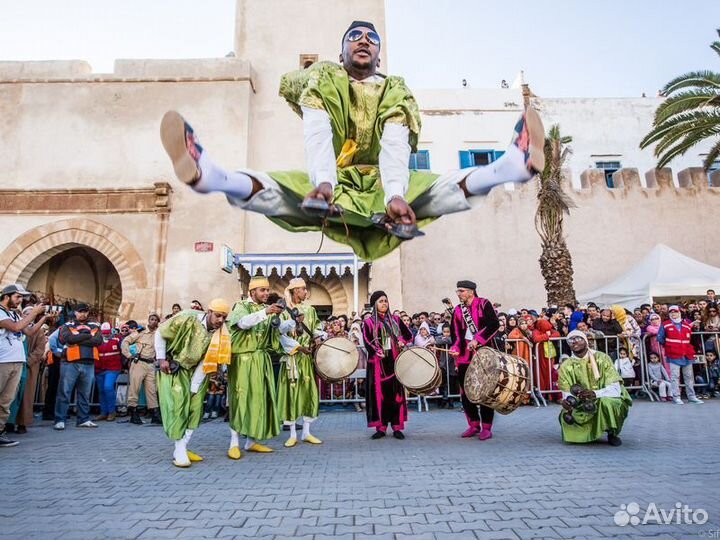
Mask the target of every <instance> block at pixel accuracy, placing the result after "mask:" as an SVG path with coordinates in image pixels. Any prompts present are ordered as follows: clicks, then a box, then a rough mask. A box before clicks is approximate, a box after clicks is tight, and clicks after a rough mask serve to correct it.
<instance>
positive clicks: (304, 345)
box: [278, 278, 327, 448]
mask: <svg viewBox="0 0 720 540" xmlns="http://www.w3.org/2000/svg"><path fill="white" fill-rule="evenodd" d="M307 296H308V290H307V284H306V283H305V280H304V279H302V278H293V279H292V280H290V283H289V284H288V286H287V288H286V289H285V303H286V305H287V307H288V309H290V310H291V311H294V310H297V316H295V317H294V318H293V316H292V315H291V314H290V313H288V312H287V310H286V311H285V312H283V315H282V319H283V322H282V323H281V324H280V334H281V338H280V343H281V346H282V349H283V352H284V353H285V354H284V355H283V357H282V359H281V367H280V377H279V378H278V412H279V414H280V418H282V420H283V424H284V425H286V426H289V427H290V437H289V438H288V440H287V441H285V447H287V448H292V447H293V446H295V445H296V444H297V443H298V438H297V432H296V428H295V424H296V422H297V421H298V420H299V419H300V418H301V417H302V420H303V424H302V426H303V427H302V435H301V440H302V441H304V442H306V443H311V444H321V443H322V441H321V440H320V439H318V438H317V437H315V436H314V435H313V434H311V433H310V424H311V423H312V422H313V421H314V420H315V419H316V418H317V416H318V412H319V409H320V393H319V390H318V383H317V377H316V375H315V365H314V363H313V357H312V348H313V346H314V345H317V344H319V343H320V341H322V340H323V339H324V338H326V337H327V334H326V333H325V332H324V331H323V329H322V323H321V322H320V319H319V318H318V316H317V313H316V312H315V308H314V307H312V306H311V305H309V304H307V303H305V300H306V299H307Z"/></svg>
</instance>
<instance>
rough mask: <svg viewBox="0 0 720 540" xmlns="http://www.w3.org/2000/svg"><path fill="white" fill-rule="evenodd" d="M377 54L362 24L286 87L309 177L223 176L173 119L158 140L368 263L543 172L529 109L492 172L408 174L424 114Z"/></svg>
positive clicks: (218, 180) (181, 173)
mask: <svg viewBox="0 0 720 540" xmlns="http://www.w3.org/2000/svg"><path fill="white" fill-rule="evenodd" d="M380 49H381V40H380V36H379V35H378V34H377V32H376V31H375V27H374V25H373V24H372V23H370V22H365V21H355V22H353V23H352V24H351V25H350V27H349V28H348V29H347V30H346V31H345V33H344V34H343V36H342V50H341V54H340V64H335V63H332V62H318V63H315V64H313V65H312V66H310V67H308V68H305V69H302V70H299V71H294V72H291V73H288V74H286V75H284V76H283V77H282V78H281V80H280V95H281V96H282V97H283V98H285V100H286V101H287V102H288V104H289V105H290V107H291V108H292V109H293V110H294V111H295V112H296V113H297V114H298V115H300V117H301V118H302V121H303V132H304V139H305V156H306V162H307V169H308V171H307V172H303V171H281V172H268V173H263V172H257V171H251V170H239V171H234V172H228V171H226V170H223V169H222V168H220V167H219V166H217V165H216V164H214V163H213V162H212V161H211V159H210V157H209V156H208V153H207V152H206V151H205V150H204V149H203V147H202V146H200V144H199V141H198V138H197V137H196V135H195V132H194V131H193V129H192V127H190V125H189V124H188V123H187V121H186V120H185V119H184V118H183V117H182V116H180V114H178V113H177V112H175V111H169V112H167V113H166V114H165V116H164V117H163V120H162V123H161V127H160V132H161V138H162V142H163V146H164V147H165V150H166V151H167V153H168V155H169V156H170V158H171V160H172V163H173V167H174V169H175V173H176V175H177V176H178V178H179V179H180V180H181V181H183V182H185V183H186V184H188V185H190V186H191V187H192V188H193V189H194V190H195V191H196V192H198V193H209V192H215V191H219V192H223V193H225V195H226V196H227V199H228V201H229V202H230V204H232V205H233V206H238V207H240V208H242V209H244V210H250V211H253V212H258V213H261V214H264V215H266V216H267V217H268V218H269V219H270V220H271V221H273V222H274V223H276V224H277V225H279V226H281V227H283V228H284V229H286V230H289V231H293V232H302V231H319V230H322V231H323V232H324V233H325V234H326V235H327V236H328V237H329V238H331V239H333V240H335V241H337V242H340V243H344V244H347V245H349V246H350V247H352V249H353V250H354V252H355V253H356V254H357V255H358V256H359V257H361V258H362V259H364V260H368V261H371V260H375V259H378V258H380V257H382V256H384V255H386V254H388V253H390V252H391V251H393V250H394V249H395V248H397V247H398V246H399V245H400V243H401V242H402V241H403V240H408V239H410V238H413V237H415V236H420V235H422V234H423V233H422V232H421V231H420V228H421V227H423V226H425V225H427V224H428V223H430V222H432V221H433V220H434V219H436V218H438V217H440V216H442V215H445V214H450V213H453V212H460V211H463V210H468V209H470V207H471V206H470V203H469V202H468V199H469V198H470V197H472V196H483V195H486V194H487V193H488V192H489V191H490V190H491V189H492V188H493V187H495V186H497V185H500V184H504V183H506V182H526V181H528V180H530V179H531V178H533V177H534V176H535V174H537V173H538V172H540V171H542V170H543V168H544V167H545V157H544V153H543V146H544V142H545V131H544V128H543V125H542V122H541V120H540V117H539V116H538V114H537V113H536V112H535V111H534V110H533V109H532V108H527V109H526V110H525V112H524V113H523V115H522V116H521V118H520V120H519V121H518V122H517V124H516V125H515V132H514V135H513V138H512V142H511V144H510V146H509V147H508V149H507V151H506V152H505V153H504V154H503V156H502V157H500V158H499V159H498V160H496V161H494V162H493V163H491V164H489V165H487V166H484V167H472V168H467V169H462V170H458V171H452V172H449V173H446V174H443V175H437V174H432V173H427V172H421V171H410V170H409V169H408V163H409V158H410V154H411V152H414V151H416V150H417V142H418V137H419V135H420V112H419V109H418V106H417V103H416V102H415V98H414V97H413V95H412V93H411V92H410V90H409V89H408V87H407V86H406V85H405V81H404V80H403V79H402V78H401V77H395V76H384V75H381V74H380V73H378V72H377V69H378V67H379V63H380Z"/></svg>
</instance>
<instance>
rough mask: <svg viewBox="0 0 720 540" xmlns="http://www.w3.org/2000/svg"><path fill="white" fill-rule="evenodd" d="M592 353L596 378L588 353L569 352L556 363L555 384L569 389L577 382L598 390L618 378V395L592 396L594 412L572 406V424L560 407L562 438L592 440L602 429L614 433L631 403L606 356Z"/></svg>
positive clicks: (618, 428) (578, 441) (619, 426)
mask: <svg viewBox="0 0 720 540" xmlns="http://www.w3.org/2000/svg"><path fill="white" fill-rule="evenodd" d="M593 353H594V355H595V362H596V363H597V366H598V371H599V372H600V378H599V379H597V380H595V377H594V375H593V373H592V368H591V365H590V358H589V357H588V356H586V357H585V358H577V357H575V356H571V357H570V358H568V359H567V360H565V361H564V362H563V363H562V364H561V365H560V370H559V372H558V387H559V388H560V390H562V391H563V392H567V393H569V392H570V388H571V387H572V386H573V385H574V384H580V385H582V387H583V388H585V389H590V390H599V389H601V388H605V387H606V386H610V385H611V384H613V383H616V382H619V383H620V388H621V395H620V397H617V398H611V397H601V398H598V399H596V400H595V404H596V405H597V412H595V413H592V414H591V413H587V412H585V411H583V410H579V409H575V410H574V411H573V413H572V414H573V418H574V419H575V423H574V424H572V425H570V424H567V423H566V422H565V420H564V419H563V414H564V413H565V409H563V410H562V411H561V413H560V426H561V427H562V436H563V441H565V442H570V443H587V442H592V441H595V440H597V439H599V438H600V437H602V436H603V434H604V433H605V432H606V431H611V432H612V433H613V434H614V435H618V434H619V433H620V431H621V430H622V427H623V423H624V422H625V418H626V417H627V415H628V411H629V409H630V407H631V406H632V399H630V396H629V395H628V393H627V390H625V387H624V386H622V378H621V377H620V375H619V374H618V372H617V370H616V369H615V366H614V365H613V362H612V360H611V359H610V357H609V356H608V355H607V354H605V353H603V352H599V351H593Z"/></svg>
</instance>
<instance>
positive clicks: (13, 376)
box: [0, 284, 47, 448]
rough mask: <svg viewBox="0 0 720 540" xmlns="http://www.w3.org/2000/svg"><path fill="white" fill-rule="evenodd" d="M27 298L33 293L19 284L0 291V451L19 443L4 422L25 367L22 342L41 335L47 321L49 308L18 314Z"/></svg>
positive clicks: (40, 307)
mask: <svg viewBox="0 0 720 540" xmlns="http://www.w3.org/2000/svg"><path fill="white" fill-rule="evenodd" d="M28 296H30V292H29V291H27V290H25V288H24V287H23V286H21V285H17V284H15V285H8V286H7V287H5V288H3V290H2V291H0V448H6V447H11V446H16V445H17V444H18V443H17V441H13V440H10V439H8V438H7V437H6V436H5V422H7V419H8V417H9V416H10V405H11V404H12V402H13V400H14V399H15V394H16V393H17V389H18V385H19V384H20V378H21V376H22V373H23V369H24V367H25V361H26V355H25V347H24V345H23V341H24V340H25V336H27V335H32V334H35V332H38V331H39V330H40V327H41V326H42V325H43V323H44V322H45V320H46V318H47V316H45V315H44V313H45V311H46V306H43V305H37V306H35V307H34V308H32V309H31V310H30V311H29V312H28V313H27V314H26V315H25V316H22V317H21V316H20V315H19V314H18V312H17V310H18V308H19V307H20V305H21V303H22V300H23V298H24V297H28ZM39 316H41V317H40V319H39V320H37V321H36V319H37V318H38V317H39ZM33 322H35V324H34V325H33ZM31 325H32V326H31Z"/></svg>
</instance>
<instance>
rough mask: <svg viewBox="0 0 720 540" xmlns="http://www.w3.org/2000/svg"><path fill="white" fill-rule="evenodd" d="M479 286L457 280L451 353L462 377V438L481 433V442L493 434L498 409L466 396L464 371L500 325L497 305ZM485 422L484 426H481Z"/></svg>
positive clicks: (479, 435) (459, 375)
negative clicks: (483, 295)
mask: <svg viewBox="0 0 720 540" xmlns="http://www.w3.org/2000/svg"><path fill="white" fill-rule="evenodd" d="M476 291H477V285H476V284H475V283H474V282H472V281H468V280H463V281H458V282H457V291H455V292H456V293H457V296H458V299H459V300H460V303H459V304H458V305H457V306H455V309H454V310H453V317H452V322H451V325H452V326H451V328H452V335H453V337H454V340H455V341H454V343H453V345H452V347H450V354H451V355H452V356H454V357H455V362H456V364H457V369H458V378H459V380H460V397H461V399H462V406H463V411H465V418H466V419H467V423H468V429H467V430H465V432H463V434H462V437H464V438H467V437H473V436H474V435H478V438H479V439H480V440H481V441H484V440H487V439H490V438H491V437H492V424H493V418H494V416H495V411H493V410H492V409H491V408H490V407H486V406H485V405H479V406H478V405H475V404H474V403H472V402H471V401H470V400H469V399H468V398H467V396H466V395H465V390H464V388H463V385H464V382H465V373H466V372H467V369H468V366H469V365H470V360H471V359H472V357H473V355H474V354H475V351H476V350H477V349H478V348H479V347H484V346H485V345H487V344H488V342H490V340H491V339H492V337H493V336H494V335H495V333H496V332H497V330H498V328H499V327H500V321H499V320H498V317H497V314H496V313H495V308H493V306H492V303H491V302H490V301H489V300H487V299H486V298H480V297H479V296H478V295H477V292H476ZM481 424H482V425H481Z"/></svg>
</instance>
